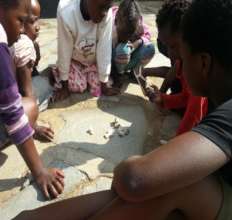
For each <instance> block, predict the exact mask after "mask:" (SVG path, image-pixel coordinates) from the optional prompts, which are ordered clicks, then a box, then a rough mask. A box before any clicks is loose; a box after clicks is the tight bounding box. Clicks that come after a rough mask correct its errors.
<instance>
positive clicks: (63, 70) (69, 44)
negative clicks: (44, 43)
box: [57, 11, 74, 81]
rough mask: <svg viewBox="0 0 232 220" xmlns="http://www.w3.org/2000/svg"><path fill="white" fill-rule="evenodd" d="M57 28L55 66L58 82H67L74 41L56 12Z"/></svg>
mask: <svg viewBox="0 0 232 220" xmlns="http://www.w3.org/2000/svg"><path fill="white" fill-rule="evenodd" d="M57 25H58V26H57V27H58V60H57V65H58V69H59V74H60V80H62V81H67V80H68V76H69V69H70V64H71V59H72V52H73V45H74V39H73V36H72V34H71V31H70V30H69V28H68V26H67V25H66V23H65V21H64V18H63V16H62V15H61V13H60V12H59V11H58V13H57Z"/></svg>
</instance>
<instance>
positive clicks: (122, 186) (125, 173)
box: [113, 156, 145, 202]
mask: <svg viewBox="0 0 232 220" xmlns="http://www.w3.org/2000/svg"><path fill="white" fill-rule="evenodd" d="M140 158H141V157H140V156H134V157H131V158H129V159H128V160H126V161H123V162H122V163H121V164H119V165H118V166H117V167H116V168H115V171H114V180H113V188H114V190H115V191H116V192H117V194H118V196H119V197H120V198H121V199H123V200H125V201H128V202H141V201H144V200H145V198H144V195H143V193H144V189H145V184H144V178H143V173H142V172H141V169H140Z"/></svg>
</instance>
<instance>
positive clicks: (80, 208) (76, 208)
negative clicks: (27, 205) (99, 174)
mask: <svg viewBox="0 0 232 220" xmlns="http://www.w3.org/2000/svg"><path fill="white" fill-rule="evenodd" d="M115 197H116V195H115V193H113V192H112V191H102V192H97V193H92V194H88V195H83V196H79V197H76V198H72V199H68V200H65V201H61V202H57V203H54V204H51V205H48V206H44V207H42V208H39V209H35V210H31V211H25V212H22V213H21V214H19V215H18V216H17V217H16V218H15V219H14V220H31V219H33V220H42V219H49V220H79V219H83V220H84V219H87V218H88V217H89V216H91V215H93V214H94V213H96V212H97V211H98V210H100V209H102V207H104V206H106V204H108V203H109V202H111V201H112V200H113V199H114V198H115Z"/></svg>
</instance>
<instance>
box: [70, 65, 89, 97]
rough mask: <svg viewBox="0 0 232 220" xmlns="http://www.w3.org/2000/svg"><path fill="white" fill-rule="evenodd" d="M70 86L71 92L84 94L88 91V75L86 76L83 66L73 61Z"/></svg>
mask: <svg viewBox="0 0 232 220" xmlns="http://www.w3.org/2000/svg"><path fill="white" fill-rule="evenodd" d="M68 84H69V85H68V87H69V90H70V92H74V93H83V92H84V91H85V90H86V89H87V75H86V74H84V67H83V65H81V64H80V63H78V62H74V61H72V63H71V65H70V72H69V79H68Z"/></svg>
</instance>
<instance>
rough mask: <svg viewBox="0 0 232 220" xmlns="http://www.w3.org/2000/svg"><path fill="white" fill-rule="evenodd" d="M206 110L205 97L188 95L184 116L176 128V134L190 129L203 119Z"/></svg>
mask: <svg viewBox="0 0 232 220" xmlns="http://www.w3.org/2000/svg"><path fill="white" fill-rule="evenodd" d="M207 110H208V102H207V98H203V97H198V96H193V95H190V97H189V100H188V103H187V107H186V110H185V114H184V117H183V119H182V120H181V122H180V125H179V128H178V130H177V135H180V134H183V133H185V132H188V131H190V130H191V129H192V128H193V127H194V126H196V125H197V124H198V123H199V122H200V121H201V120H202V119H203V117H204V116H205V115H206V113H207Z"/></svg>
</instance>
